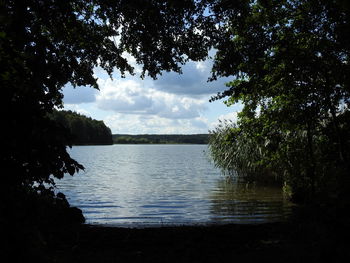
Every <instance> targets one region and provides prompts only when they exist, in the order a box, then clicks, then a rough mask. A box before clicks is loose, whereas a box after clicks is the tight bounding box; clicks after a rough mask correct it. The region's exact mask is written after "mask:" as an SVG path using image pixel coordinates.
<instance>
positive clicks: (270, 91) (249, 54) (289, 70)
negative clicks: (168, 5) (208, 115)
mask: <svg viewBox="0 0 350 263" xmlns="http://www.w3.org/2000/svg"><path fill="white" fill-rule="evenodd" d="M241 2H242V3H245V4H243V5H242V6H241V7H240V8H235V9H234V10H223V13H224V15H225V16H226V18H227V23H226V24H225V25H224V26H223V31H222V33H223V35H222V37H221V38H220V39H219V41H218V43H217V45H216V48H217V49H218V52H217V54H216V57H215V63H214V66H213V77H212V78H213V79H216V78H217V77H220V76H232V78H233V80H232V81H231V82H230V83H228V84H227V87H228V89H227V90H226V91H224V92H222V93H220V94H218V95H217V96H216V97H214V98H213V100H215V99H221V98H228V99H227V100H226V101H225V103H226V104H227V105H228V106H230V105H232V104H234V103H236V102H238V101H240V102H242V103H243V105H244V108H243V110H242V112H241V113H240V114H239V121H238V126H237V127H238V128H237V127H230V125H228V126H227V127H225V128H222V127H221V128H220V127H218V129H216V130H214V131H213V134H214V135H216V136H213V137H212V138H213V140H212V143H211V147H212V149H213V155H214V156H216V157H218V155H217V154H218V153H217V152H218V149H220V147H221V146H220V145H223V144H225V143H226V144H228V145H229V148H230V147H231V148H230V151H231V152H232V153H231V154H230V156H228V157H227V158H229V159H230V161H231V163H232V164H233V167H232V168H239V169H242V168H244V170H245V171H248V172H253V171H254V170H256V169H259V167H267V168H269V169H270V171H272V172H273V173H275V174H276V175H282V176H284V180H286V182H287V183H288V184H289V185H290V186H291V187H292V189H293V192H294V194H295V199H308V198H310V196H314V195H315V194H316V193H317V192H319V193H320V194H321V193H322V194H323V195H326V193H327V192H332V194H333V195H334V193H335V192H336V193H338V194H339V195H342V194H345V193H346V192H347V190H345V189H342V188H343V187H344V185H347V187H348V186H349V178H348V177H349V176H348V175H349V174H350V168H349V163H350V162H349V157H350V156H349V151H348V149H349V146H350V144H349V143H350V130H349V120H350V119H349V115H350V112H349V106H350V86H349V84H350V79H349V77H350V65H349V55H350V43H349V38H348V35H349V32H350V16H349V11H350V9H349V5H348V4H346V2H345V1H325V0H311V1H302V0H300V1H297V0H288V1H241ZM220 133H228V134H229V135H227V136H221V137H220V136H219V134H220ZM215 138H216V139H215ZM237 145H240V146H241V147H238V146H237ZM221 149H222V150H223V151H224V152H225V153H228V150H227V149H226V148H221ZM242 155H243V159H248V160H250V161H249V164H248V163H245V164H243V167H242V166H241V167H240V165H241V163H240V160H241V159H242ZM219 159H220V157H219ZM217 163H218V165H221V164H220V163H219V162H217ZM225 165H227V164H226V163H225ZM335 189H336V190H335ZM332 194H331V195H332Z"/></svg>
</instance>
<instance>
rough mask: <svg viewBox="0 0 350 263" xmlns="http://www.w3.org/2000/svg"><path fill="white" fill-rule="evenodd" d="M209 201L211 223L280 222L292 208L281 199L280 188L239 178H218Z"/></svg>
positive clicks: (287, 202)
mask: <svg viewBox="0 0 350 263" xmlns="http://www.w3.org/2000/svg"><path fill="white" fill-rule="evenodd" d="M211 203H212V205H211V208H210V213H211V214H212V218H211V219H212V220H213V221H214V222H239V223H251V222H267V221H268V222H271V221H280V220H284V219H286V218H287V217H288V215H289V214H290V211H291V209H290V207H291V203H290V202H289V201H287V200H286V199H284V198H283V192H282V190H281V188H280V187H278V186H271V185H259V184H255V183H245V182H242V181H238V180H227V179H222V180H218V182H217V188H216V189H215V190H213V191H212V192H211Z"/></svg>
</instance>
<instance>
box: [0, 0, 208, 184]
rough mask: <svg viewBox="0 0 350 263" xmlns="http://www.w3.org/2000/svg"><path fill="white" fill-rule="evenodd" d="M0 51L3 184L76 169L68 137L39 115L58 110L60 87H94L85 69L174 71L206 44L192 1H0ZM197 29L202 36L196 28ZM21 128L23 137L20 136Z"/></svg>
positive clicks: (197, 6) (44, 178) (43, 178)
mask: <svg viewBox="0 0 350 263" xmlns="http://www.w3.org/2000/svg"><path fill="white" fill-rule="evenodd" d="M0 10H1V11H0V12H1V13H0V14H1V16H0V19H1V27H0V40H1V42H0V52H1V61H0V62H1V63H0V64H1V78H0V82H1V83H0V84H1V87H2V90H3V96H2V110H3V112H5V111H6V116H7V119H8V120H9V121H8V122H7V123H6V125H5V128H4V131H3V136H2V138H3V141H2V148H3V152H4V154H3V157H2V164H3V169H4V170H6V171H11V175H8V176H3V177H4V178H3V180H4V181H6V184H7V185H8V186H9V187H10V186H12V187H15V188H16V187H18V186H19V185H22V184H26V185H31V186H32V185H33V184H34V183H39V184H43V183H49V184H52V183H53V180H52V177H50V176H51V175H53V177H56V178H62V177H63V175H64V174H65V173H70V174H73V173H75V172H76V171H78V170H79V169H82V166H81V165H79V164H78V163H77V162H75V161H74V160H72V159H71V158H70V157H69V155H68V154H67V152H66V145H70V144H71V140H70V139H69V138H68V137H67V136H66V135H65V131H64V130H62V129H61V128H59V127H57V124H56V123H54V122H52V121H51V120H50V119H49V118H48V116H47V113H51V112H52V110H53V109H54V108H55V107H61V106H62V94H61V89H62V87H63V86H64V85H65V84H67V83H71V84H72V85H73V86H75V87H76V86H83V85H85V86H86V85H88V86H92V87H94V88H98V86H97V82H96V78H95V77H94V76H93V69H94V68H95V67H97V66H98V67H101V68H103V69H104V70H106V71H107V72H108V73H109V74H112V72H113V70H114V69H116V68H117V69H118V70H119V71H120V73H121V75H122V76H124V74H125V73H126V72H129V73H131V74H134V72H133V68H132V66H130V65H129V64H128V61H127V60H126V58H125V57H124V56H125V55H124V52H128V53H129V54H131V55H132V56H134V57H135V58H136V61H137V63H139V64H142V65H143V72H142V75H141V76H142V77H143V76H145V75H146V74H148V75H149V76H151V77H153V78H156V76H157V75H158V74H161V71H163V70H165V71H170V70H172V71H176V72H180V71H181V69H180V65H181V64H183V63H185V61H186V60H188V59H194V60H198V59H203V58H204V57H205V56H206V55H207V51H208V48H209V41H208V40H207V39H206V38H204V37H203V36H202V35H201V34H200V33H199V32H201V30H202V28H203V30H204V26H205V23H204V22H203V15H202V13H203V12H204V7H203V6H202V5H201V4H198V3H197V2H195V1H191V0H188V1H144V0H142V1H140V0H132V1H130V0H128V1H82V0H74V1H58V0H50V1H38V0H28V1H17V0H16V1H2V2H1V6H0ZM203 30H202V31H203ZM24 131H26V132H24Z"/></svg>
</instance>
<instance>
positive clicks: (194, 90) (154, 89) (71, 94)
mask: <svg viewBox="0 0 350 263" xmlns="http://www.w3.org/2000/svg"><path fill="white" fill-rule="evenodd" d="M128 60H129V62H130V64H131V65H133V66H134V67H135V70H136V75H135V76H130V75H127V76H126V77H125V78H121V77H120V74H118V72H116V73H115V74H114V75H113V80H112V79H111V78H110V77H109V76H108V75H107V74H106V73H105V72H104V71H103V70H101V69H99V68H96V69H95V72H94V73H95V76H96V77H97V78H98V84H99V87H100V90H99V91H98V90H95V89H93V88H91V87H77V88H75V89H74V88H73V87H72V86H70V85H67V86H66V87H65V88H63V95H64V99H63V102H64V108H65V109H67V110H73V111H76V112H79V113H82V114H84V115H87V116H89V117H92V118H94V119H97V120H103V121H104V122H105V124H106V125H107V126H108V127H110V128H111V130H112V133H113V134H193V133H207V132H208V130H210V129H213V128H214V127H215V125H216V124H217V122H218V119H235V118H236V117H237V111H239V110H240V105H235V106H233V107H229V108H228V107H226V106H225V105H224V104H223V102H222V101H215V102H212V103H209V99H210V97H211V96H213V95H215V94H217V92H219V91H223V90H224V89H225V88H226V87H225V82H227V81H229V79H219V80H218V81H216V82H209V83H208V82H207V79H208V77H209V76H210V70H211V65H212V62H211V60H206V61H204V62H188V63H187V64H186V65H184V66H183V68H182V70H183V74H177V73H173V72H171V73H163V75H162V76H159V77H158V79H157V80H152V79H151V78H147V77H146V78H145V79H143V80H142V79H141V78H139V75H140V67H139V66H138V65H136V63H135V61H134V59H133V58H132V57H128Z"/></svg>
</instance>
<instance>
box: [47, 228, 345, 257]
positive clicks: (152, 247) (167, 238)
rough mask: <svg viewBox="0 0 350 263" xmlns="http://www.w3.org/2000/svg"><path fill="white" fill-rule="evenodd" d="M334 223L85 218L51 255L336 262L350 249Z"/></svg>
mask: <svg viewBox="0 0 350 263" xmlns="http://www.w3.org/2000/svg"><path fill="white" fill-rule="evenodd" d="M334 227H335V228H336V229H337V226H330V228H328V226H327V225H322V226H321V225H318V226H317V227H316V228H315V226H314V227H311V228H310V225H309V224H306V225H305V226H303V225H300V224H298V223H291V222H276V223H261V224H223V225H210V226H162V227H147V228H121V227H111V226H100V225H89V224H84V225H81V226H80V228H79V230H78V231H77V232H75V234H72V233H70V234H71V240H70V241H69V238H67V237H61V239H62V240H61V242H58V243H55V244H53V246H52V247H51V255H52V256H53V258H55V262H225V263H226V262H227V260H228V259H229V260H230V261H232V260H234V261H237V260H244V261H249V262H250V261H261V260H269V261H274V262H305V261H306V260H307V261H309V262H321V261H323V259H326V258H329V260H330V261H329V262H339V261H338V259H339V257H342V256H344V255H345V256H349V252H348V250H349V249H348V248H347V246H345V243H346V242H345V243H344V244H343V245H341V244H339V243H337V242H336V241H337V238H338V236H337V234H339V233H340V232H339V231H338V230H337V231H334ZM63 241H64V242H63ZM347 242H348V241H347ZM348 258H350V257H348ZM238 262H239V261H238Z"/></svg>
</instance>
